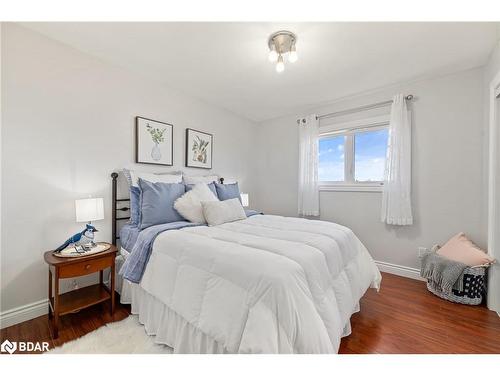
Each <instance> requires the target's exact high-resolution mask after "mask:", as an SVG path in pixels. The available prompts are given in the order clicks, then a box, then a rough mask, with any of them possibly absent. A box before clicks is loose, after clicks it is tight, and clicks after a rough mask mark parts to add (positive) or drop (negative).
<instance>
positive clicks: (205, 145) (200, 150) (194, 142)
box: [186, 129, 213, 169]
mask: <svg viewBox="0 0 500 375" xmlns="http://www.w3.org/2000/svg"><path fill="white" fill-rule="evenodd" d="M212 151H213V136H212V134H208V133H204V132H200V131H198V130H194V129H186V167H192V168H205V169H211V168H212Z"/></svg>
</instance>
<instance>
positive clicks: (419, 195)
mask: <svg viewBox="0 0 500 375" xmlns="http://www.w3.org/2000/svg"><path fill="white" fill-rule="evenodd" d="M399 92H401V93H405V94H413V95H415V97H416V100H415V101H414V102H413V104H412V107H413V167H412V168H413V171H412V174H413V184H412V189H413V208H414V225H412V226H409V227H394V226H388V225H384V224H382V223H381V222H380V201H381V193H376V192H321V194H320V209H321V219H323V220H329V221H334V222H337V223H340V224H343V225H346V226H348V227H350V228H352V229H353V230H354V232H355V233H356V234H357V235H358V236H359V237H360V239H361V240H362V241H363V242H364V244H365V245H366V246H367V248H368V249H369V251H370V252H371V254H372V255H373V257H374V258H375V259H376V260H378V261H382V262H388V263H391V264H396V265H401V266H405V267H411V268H419V260H418V257H417V247H418V246H426V247H431V246H432V245H433V244H435V243H443V242H444V241H446V240H447V239H448V238H450V237H451V236H452V235H454V234H456V233H457V232H459V231H464V232H466V233H467V234H468V235H469V236H470V237H471V238H472V239H473V240H474V241H475V242H477V243H478V244H479V245H480V246H482V247H485V246H486V212H485V207H486V205H485V204H483V201H484V199H485V198H486V197H485V194H484V183H485V180H486V179H485V177H484V169H483V163H484V162H485V160H484V155H483V151H482V150H483V147H484V138H483V131H484V125H483V70H482V69H474V70H469V71H465V72H462V73H458V74H453V75H448V76H445V77H440V78H435V79H431V80H425V81H421V82H414V83H409V84H403V85H398V86H394V87H390V88H386V89H382V90H379V91H375V92H372V93H370V94H366V95H363V96H358V97H355V98H350V99H345V100H343V101H339V102H336V103H334V104H332V105H328V106H324V107H321V108H313V109H311V110H310V111H308V113H317V114H323V113H329V112H333V111H337V110H341V109H347V108H353V107H356V106H359V105H364V104H371V103H376V102H379V101H384V100H387V99H390V98H392V96H393V95H394V94H396V93H399ZM389 109H390V108H389V107H387V109H386V112H387V113H388V112H389ZM306 114H307V113H297V114H295V115H293V116H288V117H285V118H279V119H275V120H271V121H266V122H264V123H262V124H261V125H260V127H259V142H260V143H259V145H260V148H261V151H260V156H261V157H260V160H259V178H258V180H259V182H261V184H260V185H259V190H258V195H257V198H258V199H257V203H258V206H259V208H261V209H263V210H265V211H266V212H268V213H276V214H283V215H291V216H296V215H297V173H298V172H297V165H298V152H297V150H298V129H297V124H296V119H297V118H298V117H302V116H304V115H306ZM365 115H366V116H368V115H369V114H368V113H365Z"/></svg>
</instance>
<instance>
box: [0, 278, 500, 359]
mask: <svg viewBox="0 0 500 375" xmlns="http://www.w3.org/2000/svg"><path fill="white" fill-rule="evenodd" d="M108 310H109V309H108V308H107V305H100V306H94V307H91V308H89V309H85V310H82V311H80V312H78V313H75V314H70V315H66V316H63V317H62V319H61V325H60V328H59V338H58V339H56V340H54V339H53V338H52V335H51V332H50V330H49V327H48V321H47V316H41V317H39V318H36V319H33V320H30V321H27V322H24V323H20V324H17V325H14V326H11V327H7V328H5V329H2V330H1V331H0V342H3V341H4V340H5V339H9V340H11V341H32V342H36V341H46V342H49V345H50V347H51V348H52V347H55V346H59V345H62V344H63V343H65V342H67V341H71V340H74V339H76V338H78V337H81V336H83V335H85V334H87V333H89V332H91V331H93V330H95V329H97V328H98V327H100V326H102V325H104V324H106V323H109V322H112V321H119V320H121V319H124V318H126V317H127V316H128V315H129V313H130V308H129V306H127V305H120V304H117V307H116V312H115V316H114V317H113V318H112V317H111V316H110V315H109V311H108ZM351 323H352V334H351V335H350V336H348V337H345V338H343V339H342V343H341V345H340V353H344V354H350V353H384V354H387V353H500V318H499V317H498V316H497V314H496V313H494V312H492V311H489V310H488V309H487V308H486V307H485V306H465V305H459V304H455V303H452V302H448V301H444V300H442V299H439V298H437V297H435V296H434V295H433V294H431V293H430V292H428V291H427V289H426V287H425V284H424V283H423V282H420V281H416V280H411V279H406V278H403V277H399V276H395V275H391V274H387V273H384V274H383V281H382V288H381V290H380V292H379V293H377V292H376V291H374V290H369V291H368V292H367V293H366V295H365V296H364V297H363V298H362V299H361V311H360V312H359V313H357V314H354V315H353V317H352V318H351Z"/></svg>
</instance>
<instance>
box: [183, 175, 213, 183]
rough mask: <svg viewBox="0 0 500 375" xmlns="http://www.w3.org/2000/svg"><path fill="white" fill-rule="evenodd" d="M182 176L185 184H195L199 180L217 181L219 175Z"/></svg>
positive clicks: (205, 181)
mask: <svg viewBox="0 0 500 375" xmlns="http://www.w3.org/2000/svg"><path fill="white" fill-rule="evenodd" d="M183 178H184V183H185V184H186V185H195V184H199V183H200V182H204V183H205V184H209V183H211V182H217V181H219V176H184V177H183Z"/></svg>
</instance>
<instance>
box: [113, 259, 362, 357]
mask: <svg viewBox="0 0 500 375" xmlns="http://www.w3.org/2000/svg"><path fill="white" fill-rule="evenodd" d="M125 256H126V255H125V254H123V255H121V256H119V257H117V258H116V269H117V275H116V276H117V277H116V281H117V282H116V291H117V292H118V293H119V294H120V303H122V304H129V305H131V313H132V314H134V315H138V318H139V322H140V323H141V324H142V325H144V329H145V331H146V333H147V334H148V335H149V336H155V337H154V342H155V343H156V344H163V345H167V346H169V347H171V348H173V351H174V353H178V354H187V353H189V354H202V353H203V354H226V353H230V352H228V351H227V349H226V348H225V347H224V346H223V345H222V344H220V343H218V342H217V341H215V340H214V339H213V338H211V337H210V336H208V335H206V334H205V333H204V332H202V331H200V330H199V329H198V328H196V327H195V326H193V325H192V324H191V323H189V322H188V321H187V320H185V319H184V318H183V317H181V316H180V315H178V314H177V313H176V312H175V311H173V310H172V309H170V308H169V307H168V306H166V305H165V304H164V303H163V302H162V301H160V300H159V299H157V298H156V297H154V296H153V295H151V294H149V293H148V292H146V291H145V290H144V289H143V288H142V287H141V286H140V285H139V284H134V283H131V282H130V281H128V280H124V279H123V278H122V277H121V276H120V275H118V270H119V269H120V266H121V265H122V264H123V262H124V258H125ZM358 311H359V303H357V304H356V306H355V308H354V309H353V311H352V314H354V313H356V312H358ZM350 334H351V322H350V319H348V320H347V323H346V325H345V326H344V329H343V333H342V337H345V336H349V335H350Z"/></svg>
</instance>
